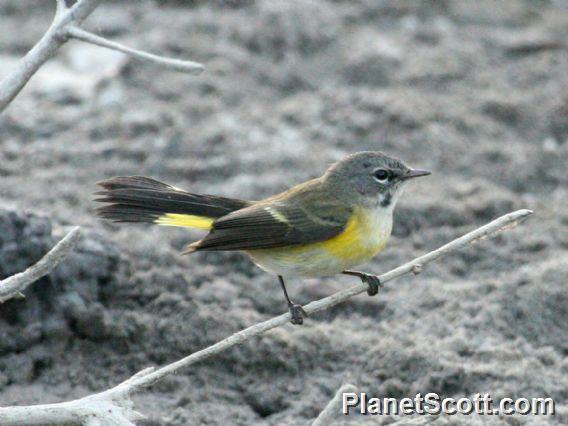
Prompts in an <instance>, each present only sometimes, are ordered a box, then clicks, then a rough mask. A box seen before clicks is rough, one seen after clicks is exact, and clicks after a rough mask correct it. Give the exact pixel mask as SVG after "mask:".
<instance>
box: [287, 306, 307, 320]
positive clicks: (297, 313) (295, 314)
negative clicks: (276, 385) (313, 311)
mask: <svg viewBox="0 0 568 426" xmlns="http://www.w3.org/2000/svg"><path fill="white" fill-rule="evenodd" d="M288 310H289V311H290V322H291V323H292V324H294V325H302V324H303V323H304V318H305V317H307V316H308V313H307V312H306V311H305V310H304V308H302V305H298V304H297V303H291V304H289V305H288Z"/></svg>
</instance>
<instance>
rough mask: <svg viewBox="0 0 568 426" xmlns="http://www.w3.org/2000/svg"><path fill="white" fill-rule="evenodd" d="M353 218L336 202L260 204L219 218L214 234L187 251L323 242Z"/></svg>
mask: <svg viewBox="0 0 568 426" xmlns="http://www.w3.org/2000/svg"><path fill="white" fill-rule="evenodd" d="M294 201H296V200H294ZM305 201H307V200H305ZM350 216H351V209H349V208H347V207H345V206H343V205H341V204H339V203H337V202H334V201H332V202H318V201H314V200H311V201H310V202H309V210H308V209H306V208H304V207H302V204H298V203H291V202H290V201H289V200H288V201H287V202H284V201H282V200H274V201H271V202H264V203H259V204H256V205H253V206H250V207H246V208H244V209H241V210H237V211H235V212H232V213H230V214H228V215H226V216H223V217H221V218H219V219H217V220H216V221H215V222H214V224H213V228H212V230H211V232H210V233H209V234H208V235H207V236H206V237H205V238H203V239H202V240H201V241H198V242H196V243H194V244H191V245H190V246H189V247H188V252H193V251H198V250H256V249H267V248H277V247H286V246H295V245H299V244H307V243H314V242H318V241H324V240H327V239H329V238H332V237H334V236H336V235H338V234H340V233H341V232H342V231H343V230H344V228H345V225H346V223H347V221H348V220H349V217H350Z"/></svg>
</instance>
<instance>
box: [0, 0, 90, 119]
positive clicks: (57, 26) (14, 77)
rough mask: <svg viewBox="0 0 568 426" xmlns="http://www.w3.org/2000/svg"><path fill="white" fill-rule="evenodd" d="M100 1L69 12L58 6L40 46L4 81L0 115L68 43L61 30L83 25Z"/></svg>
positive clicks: (77, 5) (83, 1) (81, 2)
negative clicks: (40, 69)
mask: <svg viewBox="0 0 568 426" xmlns="http://www.w3.org/2000/svg"><path fill="white" fill-rule="evenodd" d="M99 1H100V0H79V1H78V2H77V3H75V4H74V5H73V7H71V8H69V9H67V8H66V7H65V4H64V2H62V1H59V2H58V3H57V9H56V13H55V17H54V19H53V22H52V24H51V27H49V29H48V30H47V31H46V33H45V34H44V35H43V37H42V38H41V39H40V40H39V41H38V43H37V44H36V45H35V46H34V47H33V48H32V49H31V50H30V51H29V52H28V53H27V54H26V56H24V57H23V58H22V59H21V60H20V61H19V62H18V65H17V66H16V69H14V70H13V71H12V72H11V73H10V74H8V75H7V76H6V77H5V78H4V79H3V80H2V81H0V112H2V111H3V110H4V109H5V108H6V107H7V106H8V105H9V104H10V102H12V100H13V99H14V98H15V97H16V96H17V95H18V93H20V90H22V89H23V88H24V86H25V85H26V83H27V82H28V81H29V79H30V78H31V77H32V76H33V75H34V74H35V73H36V72H37V70H38V69H39V68H40V67H41V66H42V65H43V64H44V63H45V62H46V61H47V60H48V59H50V58H51V57H52V56H53V55H55V53H56V52H57V50H58V49H59V48H60V47H61V46H62V45H63V44H64V43H65V42H66V41H67V39H66V37H62V34H61V30H62V29H65V28H66V27H67V26H68V25H69V24H71V23H72V24H73V25H80V24H81V23H82V22H83V20H84V19H85V18H86V17H87V16H89V15H90V14H91V12H92V11H93V10H95V8H96V7H97V6H98V4H99Z"/></svg>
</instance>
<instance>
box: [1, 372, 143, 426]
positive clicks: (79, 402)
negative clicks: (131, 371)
mask: <svg viewBox="0 0 568 426" xmlns="http://www.w3.org/2000/svg"><path fill="white" fill-rule="evenodd" d="M151 371H153V368H147V369H145V370H142V371H140V372H139V373H137V374H135V375H134V376H132V377H131V378H130V379H128V380H126V381H124V382H122V383H121V384H119V385H118V386H115V387H114V388H111V389H108V390H106V391H104V392H101V393H97V394H94V395H89V396H86V397H84V398H81V399H75V400H73V401H67V402H60V403H57V404H45V405H32V406H30V407H23V406H22V407H8V408H0V425H2V426H15V425H18V426H23V425H44V424H58V425H59V424H72V425H89V426H90V425H93V426H94V425H105V426H106V425H117V426H118V425H120V426H122V425H128V426H134V423H133V422H134V421H136V420H141V419H143V418H144V416H143V415H142V414H140V413H139V412H137V411H136V410H134V404H133V403H132V401H131V400H130V396H129V389H130V386H131V382H132V380H134V379H136V378H138V377H141V376H143V375H145V374H148V373H149V372H151Z"/></svg>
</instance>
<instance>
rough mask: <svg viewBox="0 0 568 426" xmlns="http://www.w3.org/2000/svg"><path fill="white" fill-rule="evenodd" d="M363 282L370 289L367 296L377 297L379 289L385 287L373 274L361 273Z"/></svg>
mask: <svg viewBox="0 0 568 426" xmlns="http://www.w3.org/2000/svg"><path fill="white" fill-rule="evenodd" d="M360 276H361V281H363V282H364V283H367V285H368V286H369V288H368V289H367V294H368V295H369V296H376V295H377V294H379V289H380V288H381V287H382V286H383V283H382V282H381V280H380V278H379V277H377V276H376V275H373V274H365V273H361V275H360Z"/></svg>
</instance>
